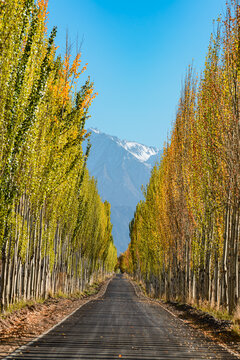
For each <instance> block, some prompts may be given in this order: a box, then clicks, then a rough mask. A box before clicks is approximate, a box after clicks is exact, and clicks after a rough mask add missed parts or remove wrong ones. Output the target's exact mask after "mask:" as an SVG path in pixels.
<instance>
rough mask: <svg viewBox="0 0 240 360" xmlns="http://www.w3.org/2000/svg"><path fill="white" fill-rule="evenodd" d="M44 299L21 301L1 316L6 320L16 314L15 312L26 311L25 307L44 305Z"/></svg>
mask: <svg viewBox="0 0 240 360" xmlns="http://www.w3.org/2000/svg"><path fill="white" fill-rule="evenodd" d="M44 301H45V300H44V299H36V300H25V301H24V300H20V301H18V302H16V303H14V304H10V305H9V306H8V308H7V310H5V311H4V312H3V313H1V314H0V317H1V318H6V317H7V316H8V315H10V314H12V313H14V312H15V311H19V310H22V309H24V308H25V307H30V306H33V305H35V304H43V303H44Z"/></svg>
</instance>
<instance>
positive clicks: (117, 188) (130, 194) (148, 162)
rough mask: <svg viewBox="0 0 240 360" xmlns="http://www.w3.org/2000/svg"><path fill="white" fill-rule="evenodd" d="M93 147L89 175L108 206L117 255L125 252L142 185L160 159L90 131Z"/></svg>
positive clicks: (155, 153) (145, 149)
mask: <svg viewBox="0 0 240 360" xmlns="http://www.w3.org/2000/svg"><path fill="white" fill-rule="evenodd" d="M90 131H91V133H92V134H91V137H90V139H91V140H90V141H91V144H92V147H91V151H90V155H89V158H88V163H87V164H88V165H87V166H88V170H89V172H90V175H92V176H94V177H95V178H96V179H97V183H98V189H99V193H100V195H101V197H102V200H107V201H108V202H110V204H111V220H112V224H113V237H114V242H115V245H116V246H117V249H118V252H123V251H125V250H126V249H127V245H128V243H129V230H128V229H129V228H128V225H129V222H130V221H131V219H132V218H133V216H134V211H135V208H136V205H137V203H138V202H139V201H140V200H141V199H143V195H142V190H141V187H142V185H144V186H145V185H146V184H147V183H148V180H149V178H150V174H151V169H152V167H153V165H154V164H155V162H156V161H158V160H159V159H160V153H161V152H160V150H159V149H157V148H155V147H148V146H145V145H142V144H139V143H137V142H133V141H126V140H120V139H119V138H117V137H116V136H111V135H107V134H104V133H102V132H101V131H99V130H97V129H90Z"/></svg>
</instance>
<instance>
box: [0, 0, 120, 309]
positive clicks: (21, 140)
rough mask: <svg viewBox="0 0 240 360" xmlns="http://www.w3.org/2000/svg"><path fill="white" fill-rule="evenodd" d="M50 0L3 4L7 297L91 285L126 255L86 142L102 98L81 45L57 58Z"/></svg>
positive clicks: (2, 217) (1, 159) (0, 131)
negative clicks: (91, 169)
mask: <svg viewBox="0 0 240 360" xmlns="http://www.w3.org/2000/svg"><path fill="white" fill-rule="evenodd" d="M46 23H47V0H38V1H37V2H36V1H34V0H8V1H2V2H1V3H0V137H1V139H0V246H1V268H2V271H1V304H2V309H3V310H4V309H5V308H6V307H7V306H8V305H9V303H12V302H15V301H18V300H20V299H25V300H26V299H29V298H37V297H46V296H47V294H48V292H49V291H51V292H53V293H56V292H57V291H60V290H61V291H63V292H65V293H71V292H74V291H76V290H82V289H83V288H84V286H85V284H86V283H89V281H90V280H91V279H92V277H93V276H94V274H96V273H98V274H100V273H102V274H103V273H106V272H111V271H112V270H113V269H114V266H115V264H116V261H117V255H116V248H115V246H114V245H113V239H112V235H111V230H112V225H111V223H110V205H109V204H108V203H107V202H105V203H103V202H102V201H101V199H100V196H99V194H98V192H97V187H96V182H95V180H94V179H93V178H91V177H90V176H89V174H88V171H87V168H86V160H87V157H88V154H89V151H90V144H89V143H88V146H87V150H86V153H83V150H82V142H83V141H84V140H86V139H87V137H88V134H86V130H85V129H84V126H85V121H86V119H87V118H88V110H89V106H90V105H91V102H92V100H93V99H94V97H95V95H96V94H94V89H93V83H91V82H90V80H89V79H87V81H86V82H85V83H84V85H83V86H82V87H81V88H80V90H79V91H76V90H75V89H76V86H77V85H76V83H77V79H78V78H79V76H80V75H81V74H82V73H83V72H84V70H85V68H86V67H85V66H83V67H81V59H80V53H77V55H76V57H75V58H74V59H71V54H70V53H69V51H68V48H67V50H66V54H65V58H64V59H61V57H56V54H55V53H56V47H55V45H54V38H55V35H56V29H53V30H52V32H51V34H50V36H48V35H47V28H46Z"/></svg>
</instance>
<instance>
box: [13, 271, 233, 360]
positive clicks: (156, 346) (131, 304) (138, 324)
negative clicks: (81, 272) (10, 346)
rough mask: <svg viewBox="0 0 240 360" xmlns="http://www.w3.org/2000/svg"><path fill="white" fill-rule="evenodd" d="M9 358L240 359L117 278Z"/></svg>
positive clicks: (120, 277)
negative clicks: (104, 291)
mask: <svg viewBox="0 0 240 360" xmlns="http://www.w3.org/2000/svg"><path fill="white" fill-rule="evenodd" d="M8 359H16V360H19V359H31V360H48V359H51V360H53V359H54V360H55V359H60V360H68V359H86V360H87V359H95V360H99V359H105V360H108V359H111V360H118V359H134V360H142V359H148V360H150V359H224V360H225V359H226V360H227V359H237V357H234V356H233V355H231V354H229V353H228V352H227V351H226V350H224V349H222V348H221V347H219V346H218V345H216V344H215V343H213V342H212V341H210V340H207V339H205V338H204V336H202V335H201V334H199V333H198V332H197V331H195V330H193V329H191V328H190V327H189V326H187V325H185V324H184V323H183V322H182V321H180V320H179V319H177V318H175V317H174V316H172V315H171V314H170V313H168V312H167V311H166V310H164V309H163V308H162V307H161V306H159V305H158V304H154V303H149V302H148V301H147V300H146V299H140V298H138V297H137V296H136V294H135V291H134V288H133V286H132V284H131V283H130V282H129V281H128V280H126V279H124V278H123V277H122V276H121V275H117V276H116V277H115V278H114V279H113V280H112V281H111V282H110V284H109V286H108V288H107V291H106V293H105V295H104V296H103V297H102V298H99V299H98V300H93V301H91V302H89V303H87V304H86V305H84V306H82V307H81V308H80V309H79V310H77V311H76V312H75V313H74V314H73V315H71V316H70V317H69V318H68V319H67V320H65V321H64V322H63V323H61V324H60V325H58V326H57V327H55V328H54V329H53V330H52V331H50V332H49V333H48V334H47V335H45V336H43V337H42V338H40V339H39V340H37V341H36V342H34V343H33V344H32V345H30V346H28V347H26V348H25V349H22V350H21V353H19V354H15V355H11V357H8Z"/></svg>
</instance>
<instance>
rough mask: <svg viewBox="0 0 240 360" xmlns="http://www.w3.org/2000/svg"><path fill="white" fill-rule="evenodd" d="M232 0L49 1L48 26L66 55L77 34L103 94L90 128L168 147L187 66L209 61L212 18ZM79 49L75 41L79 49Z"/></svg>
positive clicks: (92, 76) (200, 67)
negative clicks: (67, 42) (68, 40)
mask: <svg viewBox="0 0 240 360" xmlns="http://www.w3.org/2000/svg"><path fill="white" fill-rule="evenodd" d="M224 12H225V0H199V1H198V0H148V1H143V0H68V1H66V0H49V27H50V28H51V27H52V26H54V25H56V26H57V27H58V35H57V39H56V44H57V45H59V46H60V49H59V51H60V52H61V53H62V54H64V48H65V37H66V36H65V35H66V29H68V33H69V36H70V38H71V42H72V43H74V42H75V41H76V38H77V37H78V39H79V42H80V41H81V40H82V38H83V39H84V41H83V44H82V59H83V62H84V63H86V62H87V63H88V68H87V72H86V74H87V75H90V76H91V79H92V80H93V81H94V83H95V89H96V91H97V92H98V93H99V95H98V97H97V98H96V99H95V100H94V103H93V105H92V108H91V115H92V117H91V119H89V120H88V124H87V127H90V126H91V127H97V128H98V129H100V130H102V131H104V132H106V133H109V134H112V135H117V136H118V137H120V138H123V139H127V140H135V141H138V142H141V143H143V144H146V145H154V146H157V147H159V148H161V147H162V146H163V143H164V141H165V140H166V139H167V135H168V134H169V133H170V131H171V126H172V123H173V121H174V118H175V114H176V108H177V103H178V99H179V95H180V90H181V84H182V81H183V79H184V75H185V72H186V69H187V67H188V65H189V64H191V63H192V61H193V62H194V65H195V67H196V69H197V70H198V71H199V70H200V69H202V68H203V67H204V61H205V55H206V52H207V48H208V44H209V39H210V34H211V32H212V31H213V19H216V18H217V17H218V15H219V14H220V13H224ZM73 49H74V48H73Z"/></svg>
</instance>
